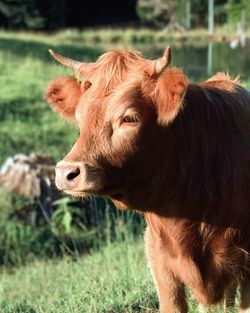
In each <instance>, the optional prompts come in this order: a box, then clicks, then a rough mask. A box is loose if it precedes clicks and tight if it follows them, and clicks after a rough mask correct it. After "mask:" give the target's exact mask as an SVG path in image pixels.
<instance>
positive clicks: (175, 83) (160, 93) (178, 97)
mask: <svg viewBox="0 0 250 313" xmlns="http://www.w3.org/2000/svg"><path fill="white" fill-rule="evenodd" d="M187 86H188V80H187V77H186V76H185V75H184V74H183V72H182V71H181V70H180V69H177V68H168V69H166V70H164V71H163V72H162V73H161V74H160V75H159V77H157V78H156V81H155V87H154V89H153V91H152V93H151V98H152V101H153V103H154V104H155V106H156V109H157V113H158V122H159V123H160V124H161V125H166V124H168V123H170V122H171V121H172V120H173V119H174V118H175V117H176V115H177V114H178V112H179V111H180V109H181V108H182V104H183V100H184V97H185V94H186V91H187Z"/></svg>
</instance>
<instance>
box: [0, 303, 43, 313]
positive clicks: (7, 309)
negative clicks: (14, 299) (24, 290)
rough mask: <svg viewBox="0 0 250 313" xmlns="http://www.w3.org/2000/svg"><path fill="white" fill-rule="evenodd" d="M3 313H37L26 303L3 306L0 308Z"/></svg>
mask: <svg viewBox="0 0 250 313" xmlns="http://www.w3.org/2000/svg"><path fill="white" fill-rule="evenodd" d="M0 309H2V310H3V311H1V312H4V313H39V312H38V311H37V310H36V309H34V308H33V307H32V306H30V305H28V304H26V303H19V304H16V305H11V306H9V305H8V304H6V305H5V304H4V305H3V306H1V307H0Z"/></svg>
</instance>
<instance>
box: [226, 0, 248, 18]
mask: <svg viewBox="0 0 250 313" xmlns="http://www.w3.org/2000/svg"><path fill="white" fill-rule="evenodd" d="M226 8H227V15H228V20H229V22H231V23H236V22H239V21H240V20H241V18H242V14H243V12H244V13H245V15H246V20H247V21H248V22H250V1H249V0H228V4H227V6H226Z"/></svg>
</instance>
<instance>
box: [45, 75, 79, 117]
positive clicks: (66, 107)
mask: <svg viewBox="0 0 250 313" xmlns="http://www.w3.org/2000/svg"><path fill="white" fill-rule="evenodd" d="M81 95H82V91H81V82H79V81H78V80H77V79H76V78H74V77H72V76H65V77H59V78H56V79H54V80H52V81H51V82H50V83H49V85H48V87H47V90H46V93H45V99H46V100H47V101H48V102H49V103H50V104H51V106H52V107H53V108H54V110H55V111H56V112H58V113H59V114H60V116H62V117H63V118H65V119H67V120H71V121H75V109H76V106H77V104H78V102H79V99H80V97H81Z"/></svg>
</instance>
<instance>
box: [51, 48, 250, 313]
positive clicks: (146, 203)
mask: <svg viewBox="0 0 250 313" xmlns="http://www.w3.org/2000/svg"><path fill="white" fill-rule="evenodd" d="M157 62H160V63H157ZM162 64H164V59H162V60H160V61H159V60H157V61H149V60H144V59H142V58H141V57H140V55H139V54H137V53H129V52H108V53H106V54H104V55H103V56H102V57H101V58H100V59H99V61H97V62H96V63H93V64H92V65H91V66H88V67H86V71H84V65H83V66H82V68H81V74H84V80H83V82H82V83H81V84H85V88H78V87H77V88H75V87H74V86H78V85H77V83H76V82H75V83H73V88H72V89H71V87H69V86H70V85H69V84H67V83H65V84H61V85H60V88H58V86H59V84H58V81H52V83H51V84H50V85H49V88H48V92H47V95H46V97H47V99H48V100H49V102H50V103H51V104H52V106H53V107H55V108H56V110H58V111H59V112H60V113H61V114H64V115H68V116H69V117H71V116H72V114H73V111H74V108H75V120H76V122H77V123H78V125H79V127H80V136H79V138H78V140H77V142H76V143H75V145H74V146H73V148H72V149H71V151H70V152H69V154H68V155H67V156H66V157H65V158H64V160H63V161H61V162H59V164H58V165H57V174H56V176H57V180H56V182H57V186H58V188H59V189H62V190H64V191H65V192H67V193H69V194H71V195H76V196H85V195H87V194H98V195H105V196H109V197H111V198H112V199H113V201H114V202H115V203H116V204H117V205H118V206H119V207H120V208H122V209H126V208H128V207H129V208H131V209H135V210H137V211H140V212H142V213H143V214H144V216H145V218H146V221H147V224H148V227H147V231H146V234H145V243H146V251H147V256H148V260H149V263H150V266H151V269H152V272H153V275H154V278H155V281H156V285H157V289H158V294H159V299H160V309H161V313H185V312H187V304H186V299H185V290H184V287H185V286H188V287H190V288H191V290H192V291H193V293H194V295H195V297H196V299H197V300H198V301H199V302H200V303H202V304H205V305H211V304H215V303H218V302H220V301H221V300H223V298H225V304H226V305H227V306H229V305H232V304H233V303H234V292H233V291H234V290H235V285H236V284H238V283H240V286H241V304H240V311H241V312H249V310H250V277H249V276H250V258H249V252H250V213H249V203H250V193H249V190H250V95H249V93H248V92H247V91H246V90H245V89H244V88H243V87H242V86H240V84H239V82H238V80H232V79H231V78H230V77H229V76H228V75H225V74H223V73H219V74H217V75H215V76H214V77H212V78H210V79H209V80H208V81H206V82H203V83H200V84H189V83H188V79H187V78H186V76H185V75H184V74H183V73H182V71H181V70H180V69H177V68H169V67H167V64H166V67H165V68H162ZM159 66H160V70H159V71H158V70H157V69H158V68H159ZM90 68H91V70H90ZM86 80H87V81H88V83H87V84H86ZM86 86H87V88H86ZM66 88H67V89H68V88H69V91H68V92H67V93H65V90H66ZM55 90H56V93H57V98H59V99H60V101H61V102H60V103H62V106H61V107H60V105H58V101H56V100H55V99H54V98H53V97H51V94H53V93H54V91H55ZM79 90H81V94H80V92H79ZM71 92H72V96H71V98H68V96H66V94H67V95H68V94H71ZM73 94H74V96H73ZM77 98H78V100H77ZM70 99H74V100H70Z"/></svg>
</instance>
